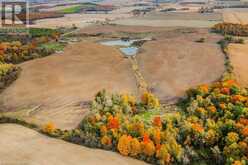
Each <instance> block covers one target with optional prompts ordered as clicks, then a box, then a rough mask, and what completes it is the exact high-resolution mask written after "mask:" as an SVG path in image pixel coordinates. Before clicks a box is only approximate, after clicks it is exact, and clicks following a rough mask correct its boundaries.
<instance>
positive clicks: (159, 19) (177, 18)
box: [113, 12, 222, 28]
mask: <svg viewBox="0 0 248 165" xmlns="http://www.w3.org/2000/svg"><path fill="white" fill-rule="evenodd" d="M221 21H222V17H221V14H218V13H216V14H200V13H196V12H194V13H191V12H182V13H180V12H178V13H176V12H175V13H174V12H172V13H168V14H167V13H159V14H157V13H149V14H147V15H145V16H139V17H135V18H128V19H124V20H116V21H113V23H116V24H119V25H129V26H145V25H149V26H155V27H196V28H206V27H211V26H213V25H214V24H216V23H218V22H221Z"/></svg>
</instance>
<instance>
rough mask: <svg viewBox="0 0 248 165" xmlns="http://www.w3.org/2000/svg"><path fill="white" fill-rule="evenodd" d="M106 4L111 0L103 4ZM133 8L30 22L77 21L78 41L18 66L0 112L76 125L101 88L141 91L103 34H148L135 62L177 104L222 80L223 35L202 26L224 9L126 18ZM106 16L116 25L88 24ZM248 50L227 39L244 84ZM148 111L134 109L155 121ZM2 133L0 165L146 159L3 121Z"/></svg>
mask: <svg viewBox="0 0 248 165" xmlns="http://www.w3.org/2000/svg"><path fill="white" fill-rule="evenodd" d="M109 2H112V0H111V1H108V0H106V1H105V2H104V3H105V4H108V3H109ZM122 3H123V1H122ZM125 3H126V2H124V4H125ZM128 3H130V2H129V0H128ZM135 8H136V7H125V8H121V9H117V10H115V11H113V12H112V13H111V14H88V15H87V14H68V15H66V16H65V17H63V18H56V19H44V20H38V21H37V22H36V23H37V24H36V25H33V26H37V27H51V28H55V27H58V26H64V27H71V26H72V24H75V25H76V26H77V27H80V30H78V31H76V32H75V36H76V37H78V38H80V37H81V40H82V41H80V42H78V43H73V44H69V45H67V46H66V48H65V50H64V52H62V53H56V54H54V55H52V56H49V57H45V58H42V59H36V60H31V61H27V62H25V63H22V64H19V65H18V66H20V67H21V68H22V73H21V75H20V77H19V78H18V79H17V80H16V81H15V82H14V83H13V84H12V85H10V86H9V87H8V88H7V89H5V90H4V91H3V92H2V93H1V94H0V112H1V114H4V115H6V116H10V117H14V118H16V117H18V118H20V119H23V120H25V121H27V122H30V123H35V124H37V125H42V126H44V124H47V123H48V122H52V123H54V124H55V126H56V127H57V128H60V129H73V128H77V127H78V124H79V123H80V121H82V119H83V118H84V117H85V116H86V115H87V114H88V112H89V106H88V105H89V104H88V103H89V101H90V100H92V99H93V97H94V95H95V94H96V93H97V92H98V91H99V90H101V89H106V90H107V91H108V92H110V93H113V92H117V93H129V94H130V93H131V94H134V95H135V96H138V95H139V94H140V91H139V90H138V83H139V82H138V81H137V79H136V78H135V72H134V70H133V66H132V62H133V61H132V60H130V59H128V58H124V57H123V54H121V53H120V51H119V50H118V48H115V47H108V46H102V45H100V44H99V43H97V41H100V40H105V39H106V40H111V39H116V38H117V39H119V38H121V37H131V38H145V37H149V38H152V39H153V40H152V41H148V42H146V43H144V45H142V46H141V48H140V52H139V53H138V55H137V56H136V59H135V60H136V61H137V67H138V69H139V72H140V74H141V75H142V76H143V77H144V80H145V81H146V83H147V85H148V88H149V89H150V90H151V91H152V93H153V94H155V95H156V96H157V97H159V99H160V101H161V102H162V103H165V104H167V103H171V102H170V101H172V102H173V103H174V102H175V101H177V100H178V98H181V97H183V96H184V95H185V91H186V90H187V89H189V88H191V87H195V86H197V85H200V84H210V83H211V82H214V81H216V80H219V78H220V77H221V76H222V75H223V73H224V71H225V62H226V60H225V57H224V54H223V53H222V51H221V49H220V45H218V44H217V42H218V41H220V40H221V39H222V38H223V37H222V36H220V35H217V34H214V33H210V32H209V29H207V28H209V27H211V26H212V25H214V24H216V23H217V22H221V21H222V14H221V12H222V11H220V12H218V13H209V14H200V13H196V12H192V10H190V11H187V12H186V11H185V12H173V13H156V12H152V13H149V14H147V15H145V16H138V17H131V16H132V15H131V14H130V11H131V10H133V9H135ZM61 9H64V8H63V7H61V8H59V10H61ZM126 18H127V19H126ZM246 18H247V17H246V13H245V12H243V13H238V12H236V11H235V10H234V11H232V12H223V19H224V21H226V22H233V23H242V24H244V23H246V21H247V19H246ZM109 20H112V22H111V23H115V24H114V25H110V24H107V25H101V24H100V23H99V24H97V25H92V24H94V22H98V21H100V22H102V23H103V22H104V23H106V22H109ZM88 25H92V26H88ZM147 25H149V26H147ZM85 26H87V27H85ZM197 41H198V42H197ZM199 41H200V42H199ZM247 51H248V44H245V45H239V44H231V45H230V46H229V48H228V53H229V55H230V60H231V63H232V65H233V66H234V73H235V74H236V76H237V78H238V81H239V82H240V83H241V85H243V86H247V85H248V77H247V75H246V73H247V72H248V67H247V65H246V61H247V60H248V59H247V57H246V52H247ZM204 87H205V86H204ZM204 87H203V88H204ZM196 101H197V100H196ZM193 106H194V105H193ZM216 107H217V106H216ZM191 108H192V107H191ZM147 110H148V109H147ZM163 110H164V109H163ZM215 110H216V109H215ZM104 113H105V112H104ZM104 113H103V114H104ZM149 113H150V112H148V113H147V114H144V115H143V114H141V115H140V114H138V115H140V116H139V117H142V120H146V119H145V118H149V117H150V120H152V117H154V116H153V115H152V114H149ZM151 113H152V112H151ZM1 114H0V115H1ZM93 115H94V114H93ZM101 115H102V114H101ZM142 115H143V116H142ZM146 115H147V116H146ZM165 116H166V115H165ZM101 117H106V116H104V115H103V116H101ZM132 117H133V116H132ZM101 124H102V123H101ZM121 124H123V123H121ZM78 129H79V128H78ZM0 136H1V141H0V146H1V148H0V155H1V156H0V157H1V160H0V164H1V163H2V162H3V163H4V164H5V163H6V164H13V163H15V162H13V160H14V161H17V162H22V163H26V164H32V163H34V162H35V163H40V164H82V162H83V164H87V165H91V164H92V165H98V164H99V165H100V164H109V165H112V164H113V165H114V164H120V165H122V164H123V165H129V164H130V165H141V164H145V163H144V162H140V161H136V160H133V159H129V158H126V157H121V156H120V155H118V154H115V153H112V152H106V151H100V150H92V149H89V148H85V147H83V146H77V145H74V144H70V143H66V142H64V141H61V140H57V139H51V138H48V137H46V136H43V135H41V134H39V133H37V132H34V131H33V130H30V129H28V128H24V127H22V126H17V125H12V124H1V125H0ZM141 138H142V137H140V139H141ZM222 138H223V139H224V138H225V137H222ZM186 145H187V144H186ZM37 150H39V152H37ZM10 153H11V154H10Z"/></svg>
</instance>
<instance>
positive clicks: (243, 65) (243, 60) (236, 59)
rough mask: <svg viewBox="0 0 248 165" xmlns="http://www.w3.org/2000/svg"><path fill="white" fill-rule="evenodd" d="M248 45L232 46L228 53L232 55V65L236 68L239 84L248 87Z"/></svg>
mask: <svg viewBox="0 0 248 165" xmlns="http://www.w3.org/2000/svg"><path fill="white" fill-rule="evenodd" d="M247 51H248V44H247V43H246V44H230V45H229V47H228V52H229V55H230V60H231V63H232V65H233V67H234V73H235V76H236V78H237V80H238V81H239V83H240V84H241V85H242V86H244V87H247V86H248V75H247V73H248V65H247V61H248V56H247Z"/></svg>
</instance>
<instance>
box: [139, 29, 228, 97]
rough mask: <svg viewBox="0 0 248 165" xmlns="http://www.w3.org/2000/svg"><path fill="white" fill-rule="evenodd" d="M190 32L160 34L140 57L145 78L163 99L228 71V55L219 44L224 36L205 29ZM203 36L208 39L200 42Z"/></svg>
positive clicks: (146, 44) (215, 78)
mask: <svg viewBox="0 0 248 165" xmlns="http://www.w3.org/2000/svg"><path fill="white" fill-rule="evenodd" d="M188 31H189V32H188V33H187V29H185V30H182V31H180V30H172V31H168V32H166V33H164V34H162V35H161V34H159V35H158V37H157V39H156V41H151V42H147V43H145V44H144V46H143V47H142V51H141V52H140V54H138V56H137V60H138V64H139V66H140V69H141V72H142V73H143V75H144V78H145V79H146V80H147V81H148V84H150V87H151V88H152V90H153V92H154V93H155V94H156V95H157V96H158V97H159V98H160V99H161V100H167V99H169V100H170V99H172V98H176V97H181V96H182V95H183V93H184V92H185V90H186V89H188V88H190V87H193V86H197V85H199V84H202V83H210V82H213V81H216V80H217V79H219V78H220V76H221V75H222V73H223V72H224V55H223V54H222V52H221V49H220V48H219V46H218V45H217V42H218V41H219V40H220V36H218V35H214V34H209V33H208V32H207V30H204V29H203V30H192V32H190V31H191V30H190V29H189V30H188ZM199 37H202V38H205V42H204V43H197V42H196V40H199ZM151 54H152V56H151ZM205 64H207V65H205Z"/></svg>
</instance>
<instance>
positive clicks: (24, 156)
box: [0, 124, 147, 165]
mask: <svg viewBox="0 0 248 165" xmlns="http://www.w3.org/2000/svg"><path fill="white" fill-rule="evenodd" d="M0 136H1V140H0V146H1V148H0V155H1V159H0V164H3V165H8V164H9V165H10V164H11V165H20V164H23V165H24V164H25V165H26V164H27V165H28V164H29V165H38V164H39V165H40V164H42V165H116V164H118V165H147V164H146V163H144V162H142V161H138V160H135V159H132V158H128V157H123V156H121V155H119V154H117V153H113V152H109V151H103V150H96V149H90V148H86V147H83V146H79V145H75V144H71V143H67V142H64V141H62V140H58V139H53V138H49V137H46V136H44V135H41V134H39V133H37V132H35V131H33V130H31V129H28V128H25V127H22V126H18V125H13V124H1V125H0Z"/></svg>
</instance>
